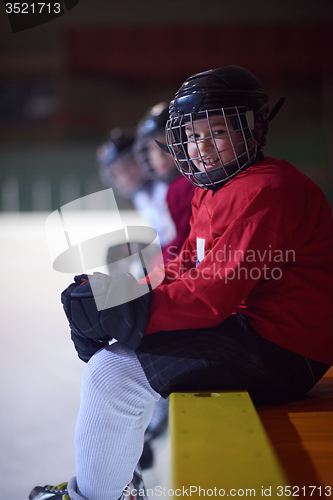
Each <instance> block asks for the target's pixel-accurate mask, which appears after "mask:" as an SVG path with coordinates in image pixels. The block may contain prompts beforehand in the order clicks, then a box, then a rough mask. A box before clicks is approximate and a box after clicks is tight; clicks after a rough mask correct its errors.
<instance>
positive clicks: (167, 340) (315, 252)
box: [31, 66, 333, 500]
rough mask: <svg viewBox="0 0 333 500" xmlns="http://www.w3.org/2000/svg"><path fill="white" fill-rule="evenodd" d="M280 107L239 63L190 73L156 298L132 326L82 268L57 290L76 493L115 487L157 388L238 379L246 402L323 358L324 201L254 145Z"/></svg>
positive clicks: (326, 353)
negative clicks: (180, 212)
mask: <svg viewBox="0 0 333 500" xmlns="http://www.w3.org/2000/svg"><path fill="white" fill-rule="evenodd" d="M277 111H278V107H275V108H273V111H272V112H271V113H269V111H268V96H267V94H266V93H265V92H264V91H263V89H262V87H261V85H260V83H259V82H258V80H257V79H256V78H255V77H254V76H253V75H252V74H251V73H249V72H248V71H246V70H244V69H242V68H239V67H235V66H229V67H225V68H219V69H217V70H211V71H206V72H203V73H199V74H197V75H194V76H192V77H190V78H189V79H188V80H187V81H186V82H185V83H184V85H183V86H182V87H181V88H180V89H179V91H178V92H177V93H176V95H175V99H174V100H173V101H172V102H171V103H170V119H169V121H168V124H167V145H168V148H169V151H170V152H171V154H172V156H173V158H174V161H175V163H176V165H177V167H178V169H179V170H180V172H181V173H182V174H183V175H184V176H185V177H186V178H187V179H188V180H189V181H190V182H192V183H193V184H194V185H196V186H197V187H198V189H197V190H196V192H195V195H194V198H193V202H192V219H191V230H190V234H189V236H188V238H187V240H186V242H185V244H184V245H183V247H182V250H181V252H180V254H179V256H178V257H177V258H175V259H174V260H172V261H170V262H168V263H167V264H165V265H164V266H163V269H162V268H161V267H160V268H156V269H155V270H154V271H153V272H152V273H151V275H150V281H151V283H154V282H155V280H157V279H158V278H159V276H160V275H161V273H162V275H164V279H163V282H162V283H161V284H160V285H159V286H157V287H156V288H154V289H153V290H152V292H151V293H150V294H149V297H150V299H151V302H149V301H147V297H146V296H143V297H139V299H136V300H135V301H132V302H133V303H135V304H133V308H131V305H129V304H126V307H127V311H128V314H130V315H131V319H132V320H133V321H131V328H129V327H128V325H125V322H121V323H119V316H117V318H118V323H116V321H115V320H114V317H115V313H114V312H113V310H112V309H109V310H108V311H107V312H106V311H101V312H100V314H96V308H95V309H94V306H93V301H92V300H90V301H89V300H88V298H89V293H90V295H91V292H89V283H88V284H87V283H85V284H83V285H80V282H81V281H80V279H79V278H78V279H77V281H76V283H75V284H72V285H70V287H69V288H68V289H67V290H65V291H64V292H63V296H62V300H63V304H64V308H65V311H66V314H67V316H68V318H69V322H70V326H71V330H72V334H73V339H74V341H75V340H76V339H84V340H85V342H86V344H85V346H86V347H87V346H88V347H89V348H90V355H91V358H90V360H89V362H88V364H87V367H86V370H85V372H84V378H83V383H82V402H81V408H80V413H79V417H78V422H77V429H76V448H77V461H76V465H77V477H76V478H72V479H71V480H70V483H69V485H68V488H67V490H66V492H67V493H66V494H68V495H69V497H70V498H71V499H72V500H74V499H75V500H82V499H88V500H106V499H111V500H116V499H117V498H119V497H120V495H121V493H122V488H123V487H124V486H125V485H126V484H128V483H129V482H130V480H131V477H132V474H133V470H134V468H135V464H136V462H137V461H138V459H139V457H140V453H141V450H142V443H143V434H144V428H145V425H146V424H147V421H149V415H150V411H151V407H152V405H153V404H154V401H157V400H158V399H159V397H160V396H162V397H167V396H168V395H169V394H170V393H171V392H174V391H186V390H189V391H191V390H195V391H197V390H210V391H217V390H232V389H236V390H239V389H245V390H248V391H249V393H250V395H251V396H252V397H253V399H254V401H255V402H261V401H265V402H267V401H269V402H277V401H281V400H282V399H288V398H297V397H300V396H302V395H304V394H305V393H306V392H307V391H308V390H309V389H311V387H313V386H314V384H315V383H316V382H317V381H318V380H319V379H320V378H321V377H322V376H323V375H324V373H325V372H326V371H327V369H328V368H329V366H330V365H332V363H333V343H332V340H331V339H332V322H333V312H332V308H331V291H332V285H333V222H332V213H331V209H330V207H329V205H328V203H327V201H326V199H325V196H324V195H323V193H322V192H321V190H320V189H319V188H318V187H317V186H316V185H315V184H314V183H313V182H312V181H311V180H310V179H308V178H307V177H306V176H305V175H303V174H302V173H300V172H299V171H298V170H297V169H296V168H294V167H293V166H292V165H290V164H289V163H288V162H286V161H285V160H276V159H274V158H270V157H267V158H264V157H263V154H262V152H261V149H262V147H263V146H264V144H265V142H266V135H267V129H268V123H269V121H270V120H271V119H272V118H273V116H274V114H276V112H277ZM108 283H109V285H108V293H113V292H114V293H115V291H113V290H112V286H113V285H112V283H113V281H112V279H110V280H109V281H108ZM134 305H135V307H134ZM138 306H140V307H138ZM141 306H142V307H141ZM120 307H122V306H120ZM138 310H140V311H141V312H140V314H139V315H138V313H135V311H138ZM144 311H145V312H144ZM136 314H137V316H136ZM139 316H140V319H141V323H140V325H138V324H136V322H135V319H138V317H139ZM142 316H144V319H145V321H142ZM108 337H109V338H116V339H117V340H118V342H116V343H114V344H112V345H111V346H107V347H103V348H102V349H100V350H99V351H98V352H96V351H97V349H98V347H100V345H99V346H98V345H96V341H95V340H96V338H97V339H100V340H101V341H103V342H105V339H106V338H108ZM94 342H95V344H94ZM77 349H78V350H79V349H80V345H78V346H77ZM31 498H32V499H34V498H37V497H36V496H32V497H31ZM38 498H41V499H43V497H38ZM45 498H53V499H54V500H56V499H58V498H59V499H60V498H61V496H60V494H59V493H58V496H56V495H55V496H53V497H50V496H48V497H45Z"/></svg>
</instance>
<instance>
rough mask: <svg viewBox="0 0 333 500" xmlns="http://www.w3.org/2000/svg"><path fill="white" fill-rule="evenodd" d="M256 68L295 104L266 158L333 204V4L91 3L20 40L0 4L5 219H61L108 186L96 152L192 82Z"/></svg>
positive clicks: (279, 122)
mask: <svg viewBox="0 0 333 500" xmlns="http://www.w3.org/2000/svg"><path fill="white" fill-rule="evenodd" d="M228 64H237V65H240V66H243V67H245V68H246V69H248V70H250V71H252V72H253V73H254V74H255V75H256V76H257V77H258V78H259V79H260V80H261V82H262V84H263V85H264V87H265V89H266V90H267V92H268V93H269V95H270V104H271V107H273V105H274V104H275V102H276V101H277V100H278V98H279V97H281V96H283V97H286V102H285V104H284V106H283V108H282V109H281V111H280V113H279V114H278V115H277V117H276V119H275V120H274V121H273V122H272V124H271V127H270V133H269V136H268V144H267V146H266V148H265V151H264V152H265V153H266V154H272V155H274V156H276V157H279V158H285V159H287V160H289V161H290V162H292V163H294V164H295V165H296V166H297V167H298V168H299V169H301V170H302V171H304V172H305V173H307V174H308V175H309V176H310V177H311V178H312V179H313V180H314V181H315V182H316V183H317V184H319V185H320V186H321V187H322V189H323V190H324V191H325V193H326V195H327V197H328V199H329V202H330V203H331V205H333V175H332V160H333V145H332V143H333V141H332V136H333V133H332V132H333V116H332V115H333V2H332V0H316V1H313V0H302V1H298V0H288V1H284V0H282V1H281V0H279V1H275V0H251V1H249V0H205V1H203V0H191V1H189V0H168V1H163V2H162V1H159V0H80V1H79V3H78V4H77V6H76V7H74V8H73V9H72V10H71V11H69V12H68V13H67V14H65V15H63V16H61V17H59V18H57V19H55V20H53V21H50V22H48V23H45V24H43V25H41V26H37V27H34V28H31V29H28V30H25V31H20V32H17V33H12V31H11V27H10V24H9V20H8V18H7V17H6V14H5V8H4V4H1V5H0V210H2V211H4V212H8V211H30V210H37V211H40V210H45V211H49V210H54V209H56V208H58V207H59V206H60V205H62V204H64V203H66V202H68V201H71V200H72V199H75V198H78V197H80V196H83V195H85V194H89V193H91V192H94V191H97V190H99V189H103V186H102V184H101V183H100V181H99V178H98V173H97V168H96V158H95V153H96V147H97V146H98V145H99V144H100V143H101V142H103V141H104V140H105V138H106V136H107V133H108V131H109V130H110V129H111V128H113V127H117V126H126V127H127V126H135V125H136V123H137V121H138V120H139V119H140V117H141V116H142V115H143V114H144V112H145V111H146V109H147V108H148V107H150V106H152V105H154V104H156V103H157V102H159V101H161V100H169V99H171V98H172V96H173V94H174V92H175V91H176V90H177V89H178V88H179V87H180V85H181V84H182V82H183V81H184V80H185V79H186V78H187V77H188V76H189V75H191V74H193V73H196V72H198V71H203V70H206V69H210V68H214V67H219V66H223V65H228Z"/></svg>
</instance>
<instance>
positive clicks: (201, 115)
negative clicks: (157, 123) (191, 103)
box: [166, 106, 259, 189]
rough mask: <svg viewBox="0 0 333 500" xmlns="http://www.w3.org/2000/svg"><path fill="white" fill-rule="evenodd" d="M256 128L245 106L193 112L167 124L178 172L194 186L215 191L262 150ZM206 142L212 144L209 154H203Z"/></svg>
mask: <svg viewBox="0 0 333 500" xmlns="http://www.w3.org/2000/svg"><path fill="white" fill-rule="evenodd" d="M217 120H218V123H220V124H221V123H222V124H223V132H224V134H223V137H224V140H223V142H224V143H225V147H224V148H222V149H221V141H220V140H219V134H218V133H216V126H215V125H214V121H215V123H216V121H217ZM254 128H255V125H254V113H253V111H249V110H247V109H246V108H245V107H244V106H243V107H237V106H234V107H230V108H226V107H224V108H223V107H221V108H214V109H209V110H208V109H205V110H202V111H194V112H191V113H187V114H182V115H181V116H179V115H178V116H177V117H176V118H171V119H170V120H169V121H168V122H167V125H166V138H167V145H168V148H169V150H170V153H171V154H172V156H173V159H174V161H175V163H176V166H177V168H178V170H179V171H180V172H181V173H182V174H183V175H184V176H185V177H186V178H187V179H188V180H189V181H190V182H192V184H194V185H195V186H198V187H200V188H203V189H212V188H214V187H215V186H219V185H221V183H224V182H227V181H228V180H230V179H231V178H232V177H234V176H235V175H237V174H238V173H239V172H241V171H242V170H243V169H244V168H245V167H247V166H249V165H250V164H251V163H252V162H253V160H254V159H255V157H256V156H257V153H258V149H259V147H258V146H259V144H258V142H257V141H256V140H255V138H254ZM198 130H201V131H204V132H201V133H200V134H199V133H198ZM204 143H209V144H210V147H209V152H206V151H205V152H204V151H203V148H202V145H203V144H204ZM213 164H214V165H213ZM212 165H213V168H212ZM198 166H199V168H198Z"/></svg>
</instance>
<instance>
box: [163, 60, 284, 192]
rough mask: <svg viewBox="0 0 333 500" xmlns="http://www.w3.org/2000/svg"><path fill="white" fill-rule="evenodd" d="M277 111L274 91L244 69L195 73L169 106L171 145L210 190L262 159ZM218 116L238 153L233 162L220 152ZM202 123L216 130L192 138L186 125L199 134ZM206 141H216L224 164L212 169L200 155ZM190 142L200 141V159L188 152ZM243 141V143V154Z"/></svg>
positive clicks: (185, 168)
mask: <svg viewBox="0 0 333 500" xmlns="http://www.w3.org/2000/svg"><path fill="white" fill-rule="evenodd" d="M282 103H283V100H282V102H281V100H280V101H279V103H278V105H277V106H276V107H275V108H274V110H273V112H274V116H275V114H276V113H277V111H278V109H280V107H281V105H282ZM277 107H278V109H276V108H277ZM273 112H272V113H271V115H269V107H268V95H267V94H266V92H265V91H264V89H263V88H262V86H261V84H260V82H259V81H258V80H257V78H256V77H255V76H254V75H253V74H252V73H250V72H249V71H247V70H245V69H243V68H240V67H238V66H226V67H222V68H218V69H214V70H209V71H204V72H202V73H198V74H195V75H193V76H191V77H190V78H188V79H187V80H186V81H185V82H184V84H183V85H182V86H181V87H180V89H179V90H178V92H177V93H176V95H175V98H174V100H173V101H171V103H170V106H169V113H170V119H169V121H168V123H167V126H166V135H167V145H168V148H169V150H170V152H171V154H172V156H173V158H174V161H175V163H176V165H177V168H178V169H179V170H180V172H181V173H182V174H183V175H185V177H187V178H188V180H190V182H192V183H193V184H195V185H196V186H199V187H201V188H204V189H211V188H215V187H216V186H217V185H219V184H221V183H224V182H226V181H228V180H229V179H230V178H231V177H233V176H234V175H236V174H237V173H239V172H240V171H241V170H243V169H244V168H246V167H247V166H249V165H251V164H252V163H254V162H255V161H256V158H257V156H258V153H259V151H260V149H261V148H262V147H263V146H264V145H265V143H266V135H267V129H268V122H269V120H270V119H271V118H272V117H273V116H272V115H273ZM218 116H220V117H222V118H223V120H224V123H225V126H226V132H227V134H228V136H229V139H230V147H229V150H232V151H233V158H232V161H229V162H223V161H222V157H221V153H222V151H219V150H218V148H217V146H216V142H215V138H214V134H213V133H212V127H211V124H212V123H213V122H212V120H213V117H215V118H216V117H218ZM198 122H207V123H208V128H209V130H210V134H208V136H207V137H204V138H203V139H202V138H201V139H200V140H198V139H195V135H196V134H194V133H193V134H191V135H193V137H194V138H193V139H191V141H189V139H188V134H187V135H186V134H185V127H186V128H187V129H188V128H189V124H190V127H192V130H193V132H194V125H193V124H195V123H198ZM234 132H237V134H234ZM234 135H237V137H238V139H237V140H238V142H237V144H235V142H234V140H233V136H234ZM206 139H207V140H208V139H209V140H211V141H212V144H213V146H214V152H213V153H211V156H213V155H214V157H218V167H216V168H215V169H210V171H208V170H209V169H206V168H205V162H204V161H203V156H202V154H201V153H200V142H201V141H202V140H206ZM190 142H191V143H193V142H195V144H196V146H197V151H198V155H197V158H193V157H191V158H190V157H189V155H188V144H189V143H190ZM241 143H242V145H243V147H242V148H241V151H240V152H239V150H240V144H241ZM236 146H237V147H236ZM236 150H237V151H238V152H236ZM222 156H223V155H222ZM195 160H197V162H196V161H195ZM199 162H200V164H202V165H203V168H202V169H200V170H199V169H198V168H197V167H196V163H197V164H198V163H199ZM216 163H217V162H216Z"/></svg>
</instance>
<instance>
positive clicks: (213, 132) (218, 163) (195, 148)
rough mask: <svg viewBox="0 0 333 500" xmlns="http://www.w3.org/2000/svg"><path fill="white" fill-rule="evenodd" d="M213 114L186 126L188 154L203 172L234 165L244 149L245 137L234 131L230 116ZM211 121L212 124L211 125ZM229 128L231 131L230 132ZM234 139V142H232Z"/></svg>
mask: <svg viewBox="0 0 333 500" xmlns="http://www.w3.org/2000/svg"><path fill="white" fill-rule="evenodd" d="M226 120H227V122H225V119H224V117H223V116H211V117H210V118H209V122H208V119H203V120H197V121H194V122H193V127H192V124H190V123H189V124H187V125H186V126H185V133H186V136H187V139H188V141H189V142H188V144H187V150H188V155H189V157H190V158H191V160H192V161H193V163H194V165H195V166H196V167H197V169H198V170H200V171H201V172H209V171H213V170H217V169H219V168H223V165H224V166H229V165H233V164H234V162H235V160H236V157H237V156H240V155H241V154H242V152H243V149H244V139H243V137H242V135H241V134H240V132H238V131H234V130H233V127H232V125H231V122H230V120H229V118H226ZM209 123H210V126H209ZM228 130H229V132H228ZM231 141H232V142H231Z"/></svg>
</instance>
